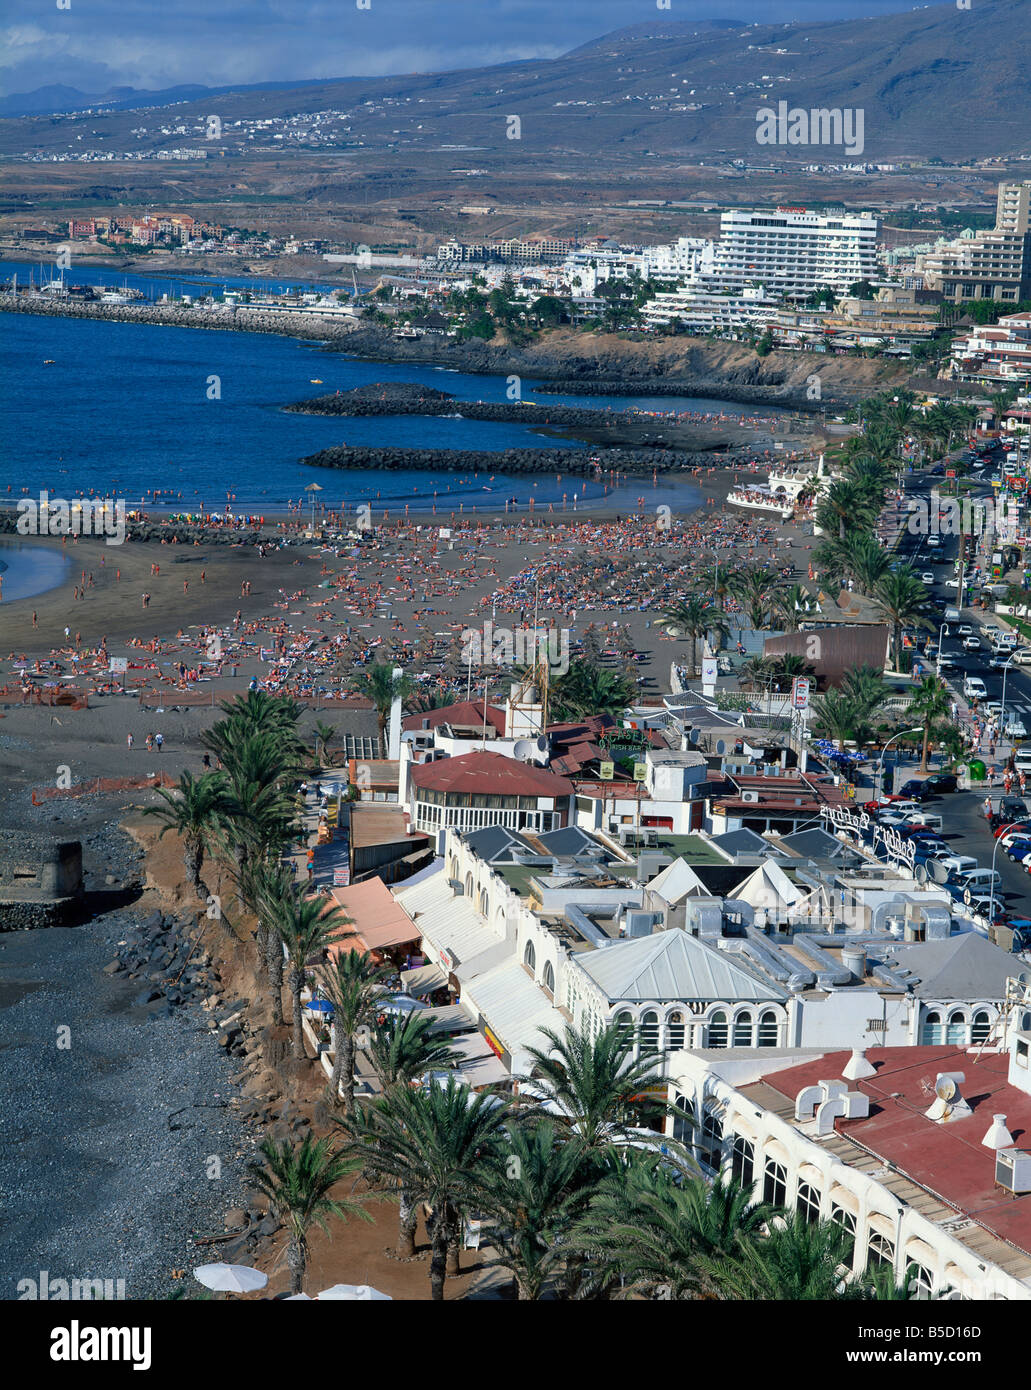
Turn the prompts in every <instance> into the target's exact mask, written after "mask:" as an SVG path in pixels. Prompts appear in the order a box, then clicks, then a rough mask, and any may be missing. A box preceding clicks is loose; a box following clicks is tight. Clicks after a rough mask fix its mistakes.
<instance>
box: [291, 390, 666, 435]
mask: <svg viewBox="0 0 1031 1390" xmlns="http://www.w3.org/2000/svg"><path fill="white" fill-rule="evenodd" d="M283 408H284V410H287V411H289V412H291V413H292V414H295V415H340V416H346V417H366V416H383V415H436V416H447V417H451V418H454V417H456V416H460V417H461V418H462V419H463V420H488V421H492V422H495V423H502V424H518V425H529V426H530V427H531V428H533V427H536V426H548V425H552V426H556V427H557V426H573V427H576V426H586V427H588V428H591V429H595V428H605V429H609V428H617V427H619V426H627V427H628V426H631V425H637V424H639V423H640V418H639V417H638V416H637V415H635V414H633V413H631V412H628V411H623V410H590V409H588V408H587V407H586V406H575V405H559V404H557V403H556V404H551V403H547V402H536V401H460V400H457V399H456V398H455V397H454V396H452V395H451V394H450V393H449V392H447V391H437V390H434V388H433V387H431V386H421V385H419V384H418V383H417V382H373V383H371V384H370V385H367V386H357V387H355V388H354V390H353V391H342V392H339V393H338V394H336V395H328V396H315V397H313V398H312V399H310V400H306V401H295V402H294V403H293V404H291V405H287V406H284V407H283Z"/></svg>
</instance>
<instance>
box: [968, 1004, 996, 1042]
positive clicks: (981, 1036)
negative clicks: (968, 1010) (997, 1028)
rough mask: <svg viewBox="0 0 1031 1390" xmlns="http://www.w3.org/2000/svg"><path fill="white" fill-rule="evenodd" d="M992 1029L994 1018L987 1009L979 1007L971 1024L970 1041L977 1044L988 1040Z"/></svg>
mask: <svg viewBox="0 0 1031 1390" xmlns="http://www.w3.org/2000/svg"><path fill="white" fill-rule="evenodd" d="M991 1031H992V1020H991V1018H990V1017H989V1015H988V1011H987V1009H978V1011H977V1013H976V1014H974V1017H973V1020H972V1022H971V1024H970V1041H971V1043H973V1044H974V1045H975V1046H976V1045H977V1044H978V1043H983V1042H987V1041H988V1037H989V1035H990V1034H991Z"/></svg>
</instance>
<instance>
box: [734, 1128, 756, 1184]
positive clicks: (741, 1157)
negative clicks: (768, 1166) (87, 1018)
mask: <svg viewBox="0 0 1031 1390" xmlns="http://www.w3.org/2000/svg"><path fill="white" fill-rule="evenodd" d="M730 1171H731V1173H732V1174H733V1176H734V1177H735V1178H736V1179H737V1180H738V1182H739V1183H740V1184H741V1186H742V1187H751V1186H752V1183H753V1182H754V1181H755V1150H754V1149H753V1148H752V1146H751V1144H750V1143H749V1142H748V1140H747V1139H745V1138H743V1137H742V1136H741V1135H740V1134H739V1135H738V1137H737V1138H736V1139H735V1140H734V1148H733V1150H732V1151H731V1155H730Z"/></svg>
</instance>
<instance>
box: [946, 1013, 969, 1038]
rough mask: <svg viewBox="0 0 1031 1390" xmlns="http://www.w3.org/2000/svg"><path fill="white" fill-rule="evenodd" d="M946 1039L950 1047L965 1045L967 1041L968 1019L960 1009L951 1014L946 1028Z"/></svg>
mask: <svg viewBox="0 0 1031 1390" xmlns="http://www.w3.org/2000/svg"><path fill="white" fill-rule="evenodd" d="M945 1041H946V1042H947V1043H948V1044H949V1046H950V1047H963V1046H964V1045H965V1044H966V1041H967V1020H966V1016H965V1015H964V1014H963V1012H962V1011H961V1010H960V1009H953V1011H952V1013H951V1014H949V1024H948V1027H947V1028H946V1030H945Z"/></svg>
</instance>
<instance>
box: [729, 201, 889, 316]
mask: <svg viewBox="0 0 1031 1390" xmlns="http://www.w3.org/2000/svg"><path fill="white" fill-rule="evenodd" d="M877 229H878V221H877V218H876V217H871V216H869V215H868V214H866V213H859V214H855V215H853V214H850V213H844V212H842V213H838V214H825V213H816V212H809V211H807V210H806V209H805V208H785V207H782V208H777V210H776V211H775V212H773V211H759V212H744V211H740V210H732V211H730V212H725V213H723V215H722V217H721V218H720V239H719V242H718V243H717V247H716V278H718V279H719V281H720V282H721V283H722V284H723V285H725V286H726V287H727V288H732V287H740V286H743V285H753V284H761V285H764V286H765V288H766V291H767V293H773V294H776V295H791V296H798V295H803V294H810V293H812V291H813V290H818V289H821V288H823V286H825V285H828V286H830V287H831V288H832V289H834V290H836V291H837V292H838V294H843V293H844V292H845V291H847V290H848V289H849V288H850V286H852V285H854V284H856V283H857V282H858V281H860V280H874V279H875V278H876V275H877Z"/></svg>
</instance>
